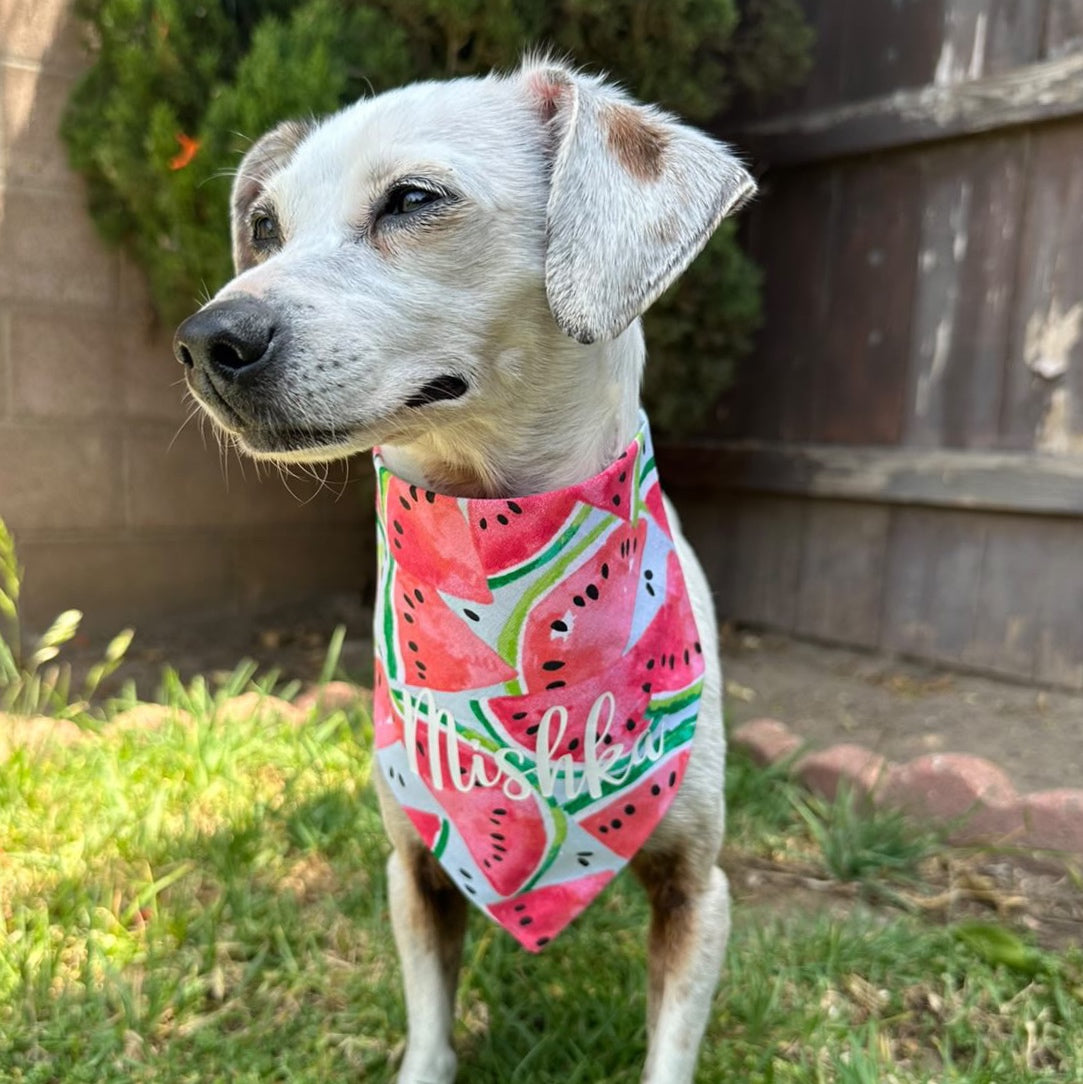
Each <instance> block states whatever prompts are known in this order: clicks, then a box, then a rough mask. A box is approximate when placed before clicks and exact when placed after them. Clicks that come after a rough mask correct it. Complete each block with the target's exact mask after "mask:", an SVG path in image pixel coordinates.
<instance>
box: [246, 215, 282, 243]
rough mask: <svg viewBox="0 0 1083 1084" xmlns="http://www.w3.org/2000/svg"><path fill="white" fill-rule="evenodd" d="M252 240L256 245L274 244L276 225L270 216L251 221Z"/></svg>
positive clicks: (276, 232)
mask: <svg viewBox="0 0 1083 1084" xmlns="http://www.w3.org/2000/svg"><path fill="white" fill-rule="evenodd" d="M252 240H253V241H255V242H256V244H258V245H270V244H274V242H275V241H277V240H278V223H277V222H276V221H275V220H274V219H273V218H272V217H271V216H270V215H256V217H255V218H253V219H252Z"/></svg>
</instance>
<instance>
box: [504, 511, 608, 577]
mask: <svg viewBox="0 0 1083 1084" xmlns="http://www.w3.org/2000/svg"><path fill="white" fill-rule="evenodd" d="M590 513H591V508H590V507H589V506H584V507H582V508H580V509H579V511H578V512H577V513H576V516H575V519H573V520H572V522H571V524H570V525H569V526H568V527H566V528H565V529H564V530H563V531H561V533H560V537H559V538H557V539H556V540H555V541H554V542H551V543H550V544H549V545H548V546H547V547H546V548H545V549H544V550H543V551H542V552H541V553H539V554H538V555H537V556H536V557H535V558H533V559H532V560H531V561H529V562H527V564H525V565H519V566H518V567H517V568H514V569H512V570H511V571H510V572H501V573H500V575H499V576H490V577H489V581H488V582H489V589H490V590H497V589H499V588H501V587H506V586H507V585H508V584H509V583H514V582H515V581H516V580H519V579H522V578H523V576H526V575H529V574H530V573H531V572H533V571H534V570H535V569H536V568H541V566H542V565H544V564H545V563H546V562H547V561H549V560H551V559H552V558H553V556H554V555H555V554H557V553H559V552H560V551H561V550H562V549H563V548H564V547H565V546H566V545H567V544H568V543H569V542H570V541H571V540H572V539H573V538H574V537H575V535H576V533H577V532H578V530H579V528H580V527H582V526H583V522H584V521H585V520H586V518H587V517H588V516H589V515H590Z"/></svg>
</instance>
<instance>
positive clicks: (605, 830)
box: [598, 824, 609, 836]
mask: <svg viewBox="0 0 1083 1084" xmlns="http://www.w3.org/2000/svg"><path fill="white" fill-rule="evenodd" d="M598 831H599V832H601V833H602V835H603V836H605V835H608V834H609V829H608V828H607V827H606V826H605V825H604V824H599V825H598Z"/></svg>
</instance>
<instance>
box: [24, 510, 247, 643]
mask: <svg viewBox="0 0 1083 1084" xmlns="http://www.w3.org/2000/svg"><path fill="white" fill-rule="evenodd" d="M16 543H17V545H18V546H19V554H20V558H21V560H22V563H23V565H24V566H25V568H26V580H25V587H24V595H23V599H24V603H25V608H26V613H27V615H28V618H29V620H30V622H31V627H34V628H40V627H42V626H43V625H44V623H45V622H47V621H49V620H51V619H52V618H53V617H54V616H55V615H56V614H57V613H59V612H60V611H61V610H65V609H69V608H71V607H75V608H76V609H80V610H82V611H83V613H84V615H85V616H84V627H85V629H86V630H87V631H89V632H97V633H103V634H109V633H112V632H116V631H119V629H120V628H122V627H124V626H125V625H130V624H132V625H135V627H136V631H137V635H138V629H139V624H140V622H141V621H143V620H147V621H150V620H151V619H152V618H157V619H160V618H161V616H162V615H163V614H170V613H179V612H182V611H185V610H195V609H198V608H200V607H215V608H219V609H220V608H222V607H223V606H224V605H226V604H227V602H228V601H229V600H230V599H231V597H232V595H231V592H232V582H231V578H230V575H229V556H230V554H229V546H228V545H227V544H226V543H225V542H224V540H223V536H222V535H221V534H216V533H214V532H207V531H202V532H195V531H189V532H177V533H176V534H173V535H162V534H150V533H148V534H145V535H135V536H132V535H125V534H123V533H122V532H120V531H119V530H118V531H116V532H104V533H95V534H94V535H93V536H90V537H87V536H86V535H84V536H82V537H77V536H73V537H71V538H64V539H40V538H36V537H35V536H33V535H31V536H29V537H23V536H18V537H17V538H16Z"/></svg>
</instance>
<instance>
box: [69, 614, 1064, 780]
mask: <svg viewBox="0 0 1083 1084" xmlns="http://www.w3.org/2000/svg"><path fill="white" fill-rule="evenodd" d="M370 623H371V617H370V615H369V613H368V611H367V610H366V609H365V607H364V606H362V604H361V603H360V601H359V600H357V599H356V598H354V597H352V596H345V595H343V596H336V597H332V598H327V599H324V600H322V601H320V602H319V603H318V604H313V603H305V604H298V605H295V606H290V607H280V608H278V609H277V610H273V611H267V612H264V613H261V614H257V615H223V614H205V615H200V616H195V617H186V618H183V619H176V620H172V621H168V622H159V623H157V624H156V625H154V626H148V627H143V628H140V629H138V630H137V635H136V639H135V641H134V643H133V645H132V648H131V649H130V651H129V656H128V661H127V662H126V664H125V666H124V668H123V669H122V670H121V671H120V672H119V674H118V675H117V677H115V678H114V679H112V681H111V687H112V688H114V689H115V688H117V687H119V683H120V681H121V680H122V679H124V678H133V679H134V680H135V681H136V683H137V687H138V689H139V692H140V694H141V695H142V696H144V697H148V696H151V695H152V694H153V692H154V690H155V687H156V685H157V682H158V678H159V675H160V673H161V669H162V666H163V665H165V664H166V663H168V664H169V665H172V666H174V667H175V668H176V669H178V670H179V671H180V672H181V673H182V675H185V676H191V675H193V674H195V673H200V672H202V673H213V672H214V671H222V670H231V669H232V668H233V667H234V666H235V665H236V663H237V662H238V661H239V660H240V659H241V658H245V657H247V658H251V659H254V660H255V661H256V662H258V663H259V664H260V666H261V668H262V669H266V668H270V667H277V668H279V669H281V671H282V673H283V676H284V677H286V678H299V679H301V680H311V679H313V678H315V677H316V676H317V675H318V674H319V672H320V667H321V664H322V662H323V659H324V657H325V655H326V651H327V643H328V639H329V637H330V635H331V632H332V631H333V630H334V628H335V626H336V625H338V624H344V625H346V627H347V630H348V631H347V639H346V644H345V647H344V650H343V654H342V664H343V666H344V668H345V670H346V671H347V673H348V674H349V676H350V677H352V678H353V679H354V680H357V681H360V682H362V683H367V682H368V681H369V679H370V678H371V674H372V641H371V638H370V635H369V628H370ZM723 640H724V644H723V664H724V667H725V674H726V681H727V690H728V693H729V696H728V703H729V705H730V714H729V720H728V723H729V726H730V727H731V728H734V727H737V726H739V725H740V724H741V723H743V722H746V721H748V720H749V719H754V718H757V717H761V716H771V717H774V718H777V719H779V720H781V721H782V722H784V723H786V724H787V725H788V726H789V727H791V728H792V729H793V730H794V731H795V732H796V733H798V734H799V735H801V736H802V737H804V738H806V739H807V740H808V741H809V742H810V743H811V744H812V745H814V746H817V747H822V746H826V745H830V744H833V743H835V742H857V743H860V744H862V745H865V746H867V747H869V748H872V749H874V750H876V751H878V752H881V753H883V754H884V755H885V756H887V757H888V758H889V759H892V760H907V759H909V758H910V757H914V756H919V755H921V754H922V753H929V752H963V753H975V754H978V755H981V756H985V757H988V758H989V759H991V760H993V761H995V762H996V763H997V764H999V765H1001V767H1003V768H1004V769H1005V770H1006V771H1007V772H1008V773H1009V775H1011V777H1012V779H1013V780H1014V781H1015V784H1016V786H1017V787H1018V788H1019V789H1020V790H1042V789H1046V788H1051V787H1064V786H1080V785H1083V695H1080V694H1071V693H1066V692H1059V691H1054V690H1042V689H1035V688H1032V687H1028V686H1025V685H1019V684H1012V683H1009V682H1004V681H997V680H994V679H991V678H986V677H978V676H974V675H967V674H955V673H948V672H946V671H943V670H937V669H934V668H931V667H927V666H921V665H917V664H914V663H909V662H905V661H901V660H897V659H889V658H885V657H883V656H876V655H870V654H866V653H861V652H857V651H850V650H845V649H842V648H834V647H825V646H823V645H819V644H811V643H807V642H803V641H798V640H792V639H788V638H786V637H782V636H777V635H765V636H758V635H753V634H751V633H746V632H727V634H726V635H724V637H723ZM97 648H100V644H92V643H86V644H82V645H81V646H80V650H79V652H78V655H79V658H80V660H81V661H82V662H84V663H86V662H89V661H92V660H93V655H94V651H95V649H97Z"/></svg>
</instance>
